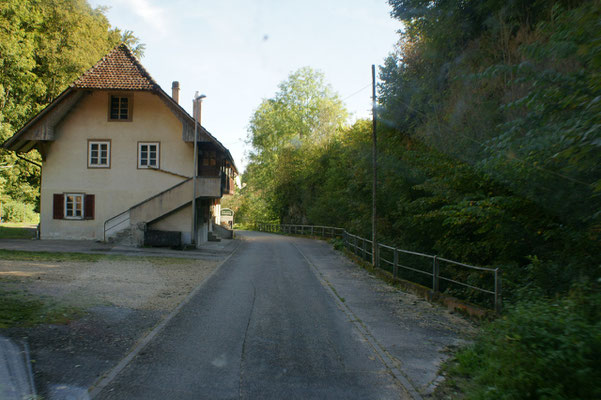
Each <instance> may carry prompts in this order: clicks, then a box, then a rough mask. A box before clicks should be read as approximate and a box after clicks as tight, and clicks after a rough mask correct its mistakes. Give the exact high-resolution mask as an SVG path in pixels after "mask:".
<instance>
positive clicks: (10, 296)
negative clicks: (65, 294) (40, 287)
mask: <svg viewBox="0 0 601 400" xmlns="http://www.w3.org/2000/svg"><path fill="white" fill-rule="evenodd" d="M83 314H84V312H83V310H81V309H79V308H76V307H71V306H65V305H62V304H60V303H59V302H57V301H56V300H53V299H52V298H50V297H47V296H33V295H30V294H28V293H24V292H23V291H5V290H0V329H6V328H14V327H30V326H34V325H38V324H66V323H68V322H69V321H71V320H74V319H77V318H80V317H81V316H82V315H83Z"/></svg>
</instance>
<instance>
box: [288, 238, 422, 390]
mask: <svg viewBox="0 0 601 400" xmlns="http://www.w3.org/2000/svg"><path fill="white" fill-rule="evenodd" d="M292 245H293V246H294V247H295V248H296V250H297V251H298V252H299V253H300V255H301V256H303V258H304V259H305V261H306V262H307V264H309V265H310V266H311V268H313V269H314V270H315V272H316V276H317V278H318V279H319V281H320V282H321V284H322V286H323V287H324V288H326V290H327V291H328V292H329V293H330V295H331V297H332V298H333V299H334V301H335V302H336V304H337V305H338V307H339V308H340V309H341V310H342V311H343V312H344V313H345V314H346V315H347V317H348V319H349V321H350V322H351V323H352V324H353V326H354V327H355V328H356V329H357V331H358V332H359V334H360V335H361V336H362V337H363V338H364V339H365V341H367V343H369V345H370V346H371V348H372V349H373V350H374V352H375V353H376V355H377V356H378V357H379V358H380V360H381V361H382V363H383V364H384V365H385V366H386V368H388V370H389V371H390V373H391V374H392V375H393V376H394V378H395V379H396V380H397V381H398V382H399V383H400V385H401V386H402V387H403V389H405V391H406V392H407V394H409V396H411V397H412V398H413V399H414V400H423V398H422V396H421V395H420V394H419V392H418V391H417V390H416V389H415V387H414V386H413V384H412V383H411V382H410V381H409V379H408V378H407V377H406V376H405V374H404V373H403V372H402V371H401V370H400V368H399V367H398V364H399V361H398V360H397V359H396V358H394V357H392V356H391V355H390V354H389V352H388V351H387V350H386V349H385V348H384V347H383V346H381V345H380V344H379V343H378V341H377V340H376V339H375V338H374V337H373V335H372V334H371V332H370V331H369V329H368V328H367V327H366V326H365V324H363V323H362V322H361V320H360V319H359V318H358V317H357V316H356V315H355V313H354V312H353V310H351V308H350V307H349V306H348V305H347V304H346V303H344V302H343V301H342V300H340V297H339V296H338V294H337V293H336V289H335V288H334V287H333V286H332V284H331V283H330V282H328V281H327V280H326V279H325V277H324V276H323V274H322V273H321V271H320V270H319V268H318V267H317V266H316V265H315V264H314V263H313V262H312V261H311V260H309V258H308V257H307V256H306V255H305V253H303V251H302V250H301V249H300V248H299V247H298V246H297V245H296V243H294V241H293V242H292Z"/></svg>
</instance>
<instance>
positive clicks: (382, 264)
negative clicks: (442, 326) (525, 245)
mask: <svg viewBox="0 0 601 400" xmlns="http://www.w3.org/2000/svg"><path fill="white" fill-rule="evenodd" d="M255 230H257V231H260V232H271V233H286V234H296V235H310V236H321V237H328V238H341V239H342V241H343V243H344V247H345V248H347V249H348V250H350V251H352V252H353V253H354V254H356V255H358V256H360V257H362V258H363V259H364V260H371V259H372V258H371V257H372V254H373V251H374V246H373V243H372V241H371V240H369V239H366V238H363V237H360V236H357V235H353V234H351V233H348V232H347V231H346V230H345V229H343V228H336V227H332V226H321V225H293V224H266V223H255ZM375 250H376V258H375V259H376V265H375V266H376V267H378V268H383V269H388V268H390V269H392V271H391V272H392V275H393V277H395V278H398V277H399V269H404V270H406V271H411V273H413V274H414V275H415V274H417V275H415V276H419V275H423V276H429V277H431V279H432V290H433V291H434V292H440V291H441V284H440V283H441V281H442V282H447V283H450V284H454V285H459V286H462V287H466V288H469V289H472V290H475V291H477V292H480V293H485V294H487V295H492V296H493V304H494V308H495V310H496V311H497V312H500V311H501V306H502V296H501V271H500V270H499V268H486V267H478V266H475V265H469V264H464V263H461V262H458V261H454V260H449V259H446V258H443V257H439V256H437V255H431V254H424V253H418V252H415V251H410V250H404V249H398V248H396V247H392V246H387V245H385V244H382V243H377V246H376V249H375ZM411 258H413V260H414V261H413V262H411V261H409V259H411ZM424 261H425V262H424ZM405 264H414V265H405ZM415 264H417V265H415ZM430 266H431V267H430ZM457 268H458V269H459V270H469V271H478V272H480V273H481V274H484V275H485V276H486V277H488V280H492V281H491V282H490V286H489V287H486V288H485V287H480V286H476V284H475V283H472V282H470V283H468V282H462V281H460V280H458V279H457V278H456V277H450V276H449V275H448V274H445V272H448V270H450V269H457ZM486 277H483V278H482V279H480V280H481V281H482V280H486Z"/></svg>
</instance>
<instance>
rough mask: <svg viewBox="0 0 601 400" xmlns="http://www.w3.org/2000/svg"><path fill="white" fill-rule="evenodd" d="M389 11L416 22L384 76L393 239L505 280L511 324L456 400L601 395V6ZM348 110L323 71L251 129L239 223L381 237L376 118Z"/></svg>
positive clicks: (546, 2) (410, 1) (502, 325)
mask: <svg viewBox="0 0 601 400" xmlns="http://www.w3.org/2000/svg"><path fill="white" fill-rule="evenodd" d="M389 3H390V5H391V10H392V12H391V14H392V17H393V18H397V19H399V20H401V21H402V22H403V23H404V26H405V28H404V30H403V31H402V32H401V33H400V37H399V42H398V45H397V46H396V47H395V48H394V49H392V52H391V55H390V56H389V57H388V59H387V60H386V62H385V64H384V65H383V66H381V67H380V70H379V82H380V83H379V95H380V96H379V99H378V104H379V106H378V118H379V125H378V146H379V154H378V164H379V167H378V168H379V169H378V210H379V213H378V235H379V238H380V240H381V241H382V242H384V243H387V244H389V245H394V246H396V247H400V248H405V249H410V250H414V251H420V252H425V253H430V254H438V255H440V256H442V257H445V258H450V259H455V260H458V261H463V262H466V263H470V264H475V265H481V266H491V267H495V268H496V267H498V268H500V269H501V270H502V273H503V290H504V301H505V311H504V313H503V315H502V316H501V317H500V318H499V319H497V320H496V321H494V322H492V323H491V324H490V325H489V326H486V327H485V328H484V329H483V331H482V334H481V335H480V337H479V338H478V339H477V340H476V342H475V344H474V345H473V346H472V347H470V348H466V349H464V350H461V351H460V352H459V353H458V354H457V355H456V359H455V360H454V361H453V362H452V366H449V367H448V369H447V371H448V374H449V377H448V380H447V382H448V383H449V382H450V383H449V384H451V385H454V386H453V390H452V393H453V394H452V395H447V394H445V393H444V391H443V392H441V393H440V395H441V396H442V397H445V396H448V397H449V398H457V397H465V398H473V399H503V398H505V399H535V398H548V399H559V398H591V399H592V398H599V397H601V389H600V386H599V383H598V379H597V377H598V376H599V375H601V362H600V361H599V360H600V359H601V358H600V357H599V351H600V350H599V349H601V337H600V334H599V332H601V330H600V329H599V327H600V326H599V322H598V321H599V320H600V318H599V317H600V314H599V312H600V311H599V310H600V307H599V301H600V295H599V293H600V292H601V290H600V289H601V252H600V251H599V243H601V212H600V211H599V210H601V196H600V192H601V164H600V163H599V160H600V159H601V128H600V127H601V100H600V99H601V84H600V82H601V79H600V75H599V71H600V70H601V29H599V27H600V26H599V21H600V20H601V2H600V1H567V0H561V1H553V0H537V1H525V0H511V1H506V0H487V1H464V2H431V1H427V0H389ZM346 117H347V115H346V112H345V110H344V106H343V104H342V103H341V101H340V99H339V97H338V96H337V95H336V94H335V93H333V92H332V90H331V88H330V87H329V86H328V85H327V83H326V81H325V77H324V76H323V75H322V74H321V73H319V72H318V71H314V70H311V69H309V68H303V69H301V70H299V71H296V72H294V73H292V74H291V75H290V76H289V78H288V80H286V81H284V82H282V84H281V85H280V87H279V90H278V92H277V93H276V94H275V95H274V96H273V97H272V98H270V99H266V100H264V101H263V103H261V104H260V105H259V107H258V108H257V111H256V112H255V114H254V115H253V117H252V118H251V120H250V124H249V137H248V142H249V144H250V145H251V146H252V151H251V153H250V155H249V161H250V162H249V165H248V167H247V169H246V172H245V174H244V177H243V182H244V183H246V184H247V186H246V187H244V188H243V189H242V190H240V192H239V194H237V196H238V197H237V198H236V204H234V205H233V206H232V207H231V208H234V209H235V211H237V214H236V215H237V221H238V222H249V223H250V222H252V221H261V222H278V223H296V224H316V225H330V226H338V227H343V228H345V229H347V230H348V231H350V232H353V233H356V234H359V235H361V236H363V237H369V236H370V235H371V221H370V218H371V177H372V170H371V121H361V120H359V121H357V122H355V123H353V124H352V125H350V126H349V125H348V124H347V123H346ZM455 274H459V272H455ZM456 276H457V275H456ZM457 277H459V276H457ZM459 278H461V280H464V281H465V280H467V281H468V282H473V283H476V284H477V283H478V282H480V280H481V279H483V277H481V276H479V275H478V274H470V275H469V276H461V277H459ZM459 290H462V289H459V288H454V287H447V288H446V291H447V293H449V294H454V293H457V292H458V291H459ZM462 295H463V296H464V297H465V296H467V297H468V298H472V299H474V300H481V299H479V298H478V297H477V296H478V295H477V294H476V293H470V292H465V291H464V292H462ZM470 296H472V297H470Z"/></svg>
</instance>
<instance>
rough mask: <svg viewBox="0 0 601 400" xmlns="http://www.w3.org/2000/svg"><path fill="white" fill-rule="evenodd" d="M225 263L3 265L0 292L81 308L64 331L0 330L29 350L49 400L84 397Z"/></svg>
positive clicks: (42, 328) (152, 261) (166, 261)
mask: <svg viewBox="0 0 601 400" xmlns="http://www.w3.org/2000/svg"><path fill="white" fill-rule="evenodd" d="M218 264H219V261H207V260H196V259H163V258H157V259H152V258H144V259H140V260H136V259H134V258H132V259H131V260H101V261H96V262H70V261H69V262H40V261H7V260H0V290H3V291H11V292H22V293H27V294H28V295H29V296H31V297H32V298H50V299H52V301H53V302H57V303H58V304H61V305H64V306H67V307H77V308H79V309H81V310H82V311H83V314H82V315H83V317H81V318H79V319H77V320H72V321H69V322H68V323H66V324H63V325H50V324H44V325H38V326H35V327H30V328H10V329H2V330H0V335H2V336H6V337H8V338H10V339H11V340H12V341H13V342H14V343H15V344H17V345H18V346H20V347H22V348H25V347H26V346H25V345H27V347H29V349H30V353H31V354H30V357H31V365H32V370H33V374H34V381H35V385H36V387H37V391H38V394H40V395H42V396H43V398H52V399H63V398H79V396H82V395H84V394H85V393H87V388H88V387H89V386H90V385H92V384H93V383H94V382H95V381H96V379H98V378H99V377H100V376H101V375H102V374H104V373H105V372H107V371H108V370H109V369H110V368H112V367H113V366H114V365H115V364H116V363H117V362H119V360H120V359H121V358H122V357H123V356H124V355H125V354H127V352H128V351H129V349H130V348H132V346H133V345H134V344H135V343H136V342H137V341H138V340H139V339H140V338H141V337H143V336H145V334H146V333H147V332H149V331H150V330H151V329H152V328H153V327H154V326H156V325H157V324H158V323H159V322H160V321H161V320H162V319H163V318H164V317H165V316H166V315H168V314H169V312H170V311H171V310H173V309H174V308H175V307H176V306H177V305H178V304H179V303H181V302H182V301H183V300H184V299H185V297H186V296H187V295H188V294H189V293H190V292H191V291H192V290H193V289H194V288H195V287H197V286H198V285H199V284H200V283H201V282H202V281H203V280H205V279H206V278H207V276H208V275H209V274H210V273H211V272H213V271H214V270H215V268H216V267H217V265H218Z"/></svg>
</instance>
